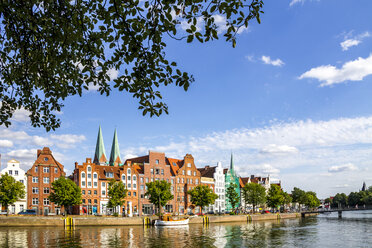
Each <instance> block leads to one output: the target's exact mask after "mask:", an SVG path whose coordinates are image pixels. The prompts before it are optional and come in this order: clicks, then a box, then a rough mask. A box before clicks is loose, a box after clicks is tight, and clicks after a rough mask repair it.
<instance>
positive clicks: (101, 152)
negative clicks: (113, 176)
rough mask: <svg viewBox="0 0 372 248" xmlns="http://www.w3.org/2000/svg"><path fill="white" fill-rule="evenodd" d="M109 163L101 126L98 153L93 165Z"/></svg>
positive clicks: (97, 146) (97, 145)
mask: <svg viewBox="0 0 372 248" xmlns="http://www.w3.org/2000/svg"><path fill="white" fill-rule="evenodd" d="M106 162H107V159H106V152H105V145H104V144H103V138H102V130H101V126H99V130H98V137H97V144H96V153H95V154H94V160H93V163H95V164H105V163H106Z"/></svg>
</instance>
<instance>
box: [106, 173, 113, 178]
mask: <svg viewBox="0 0 372 248" xmlns="http://www.w3.org/2000/svg"><path fill="white" fill-rule="evenodd" d="M106 177H110V178H113V177H114V173H112V172H106Z"/></svg>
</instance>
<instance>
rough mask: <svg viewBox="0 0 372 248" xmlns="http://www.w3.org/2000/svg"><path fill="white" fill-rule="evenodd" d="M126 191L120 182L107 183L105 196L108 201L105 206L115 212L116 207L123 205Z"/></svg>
mask: <svg viewBox="0 0 372 248" xmlns="http://www.w3.org/2000/svg"><path fill="white" fill-rule="evenodd" d="M127 192H128V190H127V189H126V188H125V186H124V183H123V182H122V181H115V180H114V179H113V180H111V181H110V182H109V185H108V191H107V195H108V197H109V201H108V204H107V206H108V207H109V208H114V212H116V207H117V206H120V207H121V206H123V205H124V203H125V197H127Z"/></svg>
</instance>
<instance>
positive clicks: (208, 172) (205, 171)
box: [198, 166, 217, 178]
mask: <svg viewBox="0 0 372 248" xmlns="http://www.w3.org/2000/svg"><path fill="white" fill-rule="evenodd" d="M216 168H217V166H212V167H210V166H205V167H204V168H198V170H199V171H200V175H201V176H202V177H211V178H213V176H214V173H215V172H216Z"/></svg>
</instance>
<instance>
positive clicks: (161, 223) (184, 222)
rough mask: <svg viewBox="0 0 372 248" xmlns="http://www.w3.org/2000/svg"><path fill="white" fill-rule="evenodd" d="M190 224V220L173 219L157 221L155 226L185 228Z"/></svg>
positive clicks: (167, 218)
mask: <svg viewBox="0 0 372 248" xmlns="http://www.w3.org/2000/svg"><path fill="white" fill-rule="evenodd" d="M188 224H189V218H184V219H179V220H174V219H172V218H171V217H166V218H164V217H163V218H162V219H160V220H155V223H154V225H155V226H183V225H188Z"/></svg>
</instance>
